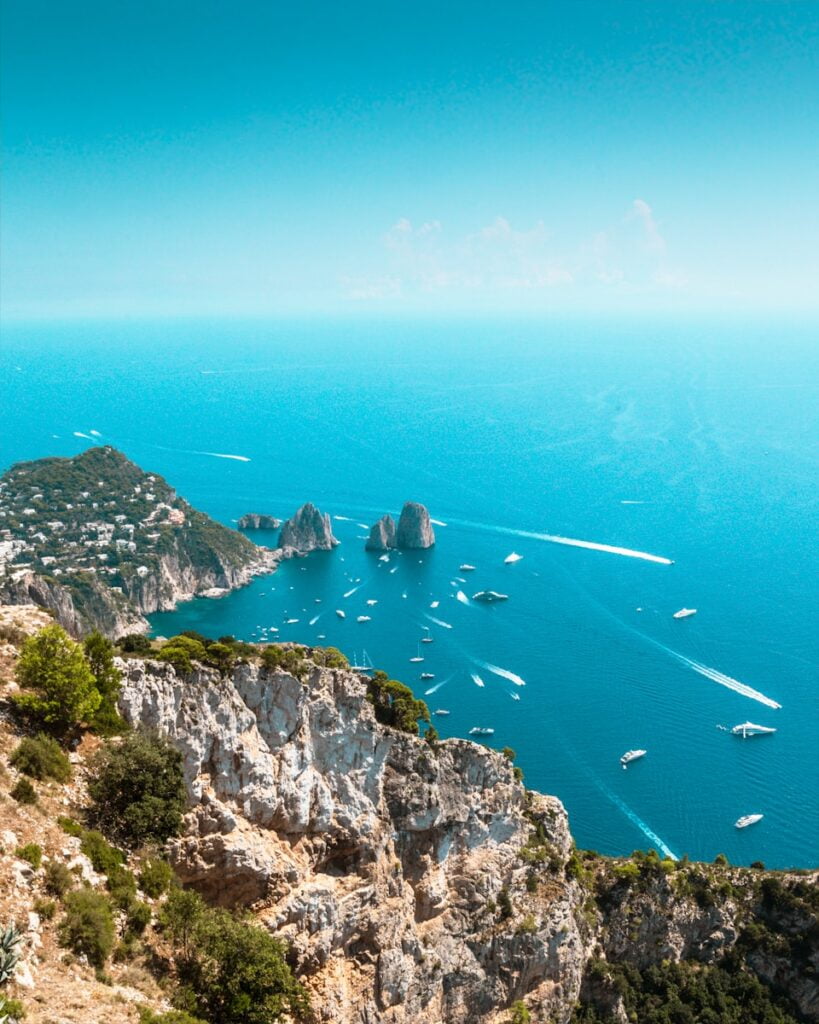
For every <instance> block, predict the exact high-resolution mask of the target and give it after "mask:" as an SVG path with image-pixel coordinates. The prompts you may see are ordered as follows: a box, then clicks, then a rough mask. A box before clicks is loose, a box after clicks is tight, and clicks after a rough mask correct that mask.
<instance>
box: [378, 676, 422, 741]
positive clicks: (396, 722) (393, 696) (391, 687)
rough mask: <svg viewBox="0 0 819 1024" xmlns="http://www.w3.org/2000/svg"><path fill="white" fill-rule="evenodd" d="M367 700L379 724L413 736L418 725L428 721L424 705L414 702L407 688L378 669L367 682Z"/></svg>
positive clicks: (412, 695) (416, 732) (410, 691)
mask: <svg viewBox="0 0 819 1024" xmlns="http://www.w3.org/2000/svg"><path fill="white" fill-rule="evenodd" d="M367 700H369V702H370V703H371V704H372V705H373V707H374V708H375V717H376V719H377V720H378V721H379V722H382V723H383V724H384V725H391V726H393V727H394V728H396V729H400V730H401V731H402V732H408V733H411V734H412V735H414V736H417V735H418V732H419V729H418V723H419V722H429V720H430V716H429V708H428V707H427V706H426V704H425V703H424V702H423V701H422V700H416V698H415V695H414V694H413V692H412V690H411V689H410V688H409V687H408V686H405V685H404V684H403V683H399V682H398V681H397V680H396V679H390V678H389V676H388V675H387V673H386V672H382V671H381V670H380V669H379V670H378V671H377V672H374V673H373V675H372V677H371V678H370V679H369V680H368V682H367Z"/></svg>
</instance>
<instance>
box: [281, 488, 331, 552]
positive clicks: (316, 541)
mask: <svg viewBox="0 0 819 1024" xmlns="http://www.w3.org/2000/svg"><path fill="white" fill-rule="evenodd" d="M338 543H339V542H338V541H337V540H336V538H335V537H334V536H333V529H332V527H331V525H330V516H329V515H327V513H325V514H324V515H322V513H321V512H319V510H318V509H317V508H316V506H315V505H313V504H312V503H311V502H309V501H308V502H307V504H306V505H302V506H301V508H300V509H299V510H298V511H297V512H296V514H295V515H294V516H293V517H292V518H291V519H288V520H286V522H285V524H284V526H282V532H281V534H280V535H279V547H280V548H281V549H282V551H283V553H284V557H285V558H288V557H290V556H292V555H306V554H307V553H308V552H310V551H330V550H332V549H333V548H334V547H335V546H336V545H337V544H338Z"/></svg>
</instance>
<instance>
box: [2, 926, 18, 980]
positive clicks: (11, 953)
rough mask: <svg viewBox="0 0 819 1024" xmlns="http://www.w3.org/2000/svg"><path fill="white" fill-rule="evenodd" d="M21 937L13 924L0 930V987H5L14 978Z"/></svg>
mask: <svg viewBox="0 0 819 1024" xmlns="http://www.w3.org/2000/svg"><path fill="white" fill-rule="evenodd" d="M22 938H23V935H22V932H20V931H19V930H18V929H17V928H16V927H15V926H14V925H13V924H10V925H8V926H7V927H6V928H3V929H2V930H0V985H7V984H8V982H10V981H11V979H12V977H13V976H14V969H15V968H16V967H17V963H18V961H19V960H20V941H21V940H22Z"/></svg>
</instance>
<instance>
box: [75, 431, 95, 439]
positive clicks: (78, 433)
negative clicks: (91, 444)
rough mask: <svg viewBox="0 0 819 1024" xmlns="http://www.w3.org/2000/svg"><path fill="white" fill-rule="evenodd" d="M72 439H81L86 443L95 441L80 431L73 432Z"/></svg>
mask: <svg viewBox="0 0 819 1024" xmlns="http://www.w3.org/2000/svg"><path fill="white" fill-rule="evenodd" d="M74 437H82V438H84V439H85V440H86V441H93V440H95V439H94V438H93V437H91V435H90V434H83V432H82V431H81V430H75V431H74Z"/></svg>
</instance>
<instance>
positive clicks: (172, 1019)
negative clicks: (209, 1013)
mask: <svg viewBox="0 0 819 1024" xmlns="http://www.w3.org/2000/svg"><path fill="white" fill-rule="evenodd" d="M139 1024H205V1021H203V1020H202V1019H201V1018H199V1017H191V1015H190V1014H189V1013H185V1011H184V1010H168V1012H167V1013H155V1012H154V1011H153V1010H149V1009H148V1008H147V1007H145V1006H140V1007H139Z"/></svg>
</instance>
